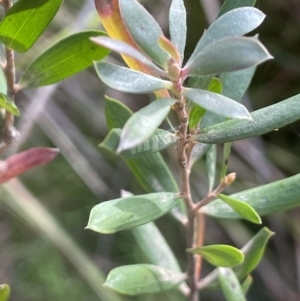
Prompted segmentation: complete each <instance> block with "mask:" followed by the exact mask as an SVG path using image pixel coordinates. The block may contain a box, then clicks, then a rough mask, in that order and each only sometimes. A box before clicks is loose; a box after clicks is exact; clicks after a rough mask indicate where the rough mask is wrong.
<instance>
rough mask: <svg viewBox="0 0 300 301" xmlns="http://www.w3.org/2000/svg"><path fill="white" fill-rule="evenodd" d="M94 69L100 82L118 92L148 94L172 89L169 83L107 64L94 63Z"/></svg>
mask: <svg viewBox="0 0 300 301" xmlns="http://www.w3.org/2000/svg"><path fill="white" fill-rule="evenodd" d="M95 68H96V71H97V74H98V76H99V77H100V78H101V80H102V81H103V82H104V83H105V84H106V85H108V86H109V87H111V88H113V89H116V90H118V91H122V92H127V93H148V92H153V91H156V90H160V89H171V88H172V83H171V82H169V81H166V80H163V79H160V78H158V77H154V76H152V75H149V74H145V73H142V72H139V71H135V70H131V69H129V68H126V67H121V66H117V65H113V64H110V63H107V62H98V63H95Z"/></svg>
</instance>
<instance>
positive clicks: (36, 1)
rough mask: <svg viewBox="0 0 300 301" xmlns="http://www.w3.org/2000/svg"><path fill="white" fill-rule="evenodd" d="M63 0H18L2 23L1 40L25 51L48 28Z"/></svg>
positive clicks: (18, 49) (17, 49) (0, 25)
mask: <svg viewBox="0 0 300 301" xmlns="http://www.w3.org/2000/svg"><path fill="white" fill-rule="evenodd" d="M62 2H63V0H51V1H49V0H18V1H17V2H16V3H15V5H14V6H13V7H12V8H11V9H10V10H9V11H8V13H7V14H6V15H5V17H4V19H3V20H2V22H1V23H0V41H1V42H2V43H3V44H5V45H6V46H7V47H9V48H12V49H14V50H16V51H18V52H25V51H27V50H28V49H30V48H31V47H32V45H33V44H34V43H35V41H36V40H37V39H38V38H39V36H40V35H41V34H42V33H43V32H44V30H45V29H46V28H47V26H48V25H49V23H50V22H51V20H52V19H53V17H54V16H55V15H56V12H57V11H58V9H59V7H60V5H61V4H62Z"/></svg>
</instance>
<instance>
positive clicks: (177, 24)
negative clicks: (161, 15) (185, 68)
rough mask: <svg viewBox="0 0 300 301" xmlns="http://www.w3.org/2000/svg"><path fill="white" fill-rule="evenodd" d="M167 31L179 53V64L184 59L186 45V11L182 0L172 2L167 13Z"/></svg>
mask: <svg viewBox="0 0 300 301" xmlns="http://www.w3.org/2000/svg"><path fill="white" fill-rule="evenodd" d="M169 31H170V36H171V41H172V43H173V44H174V45H175V46H176V48H177V50H178V52H179V53H180V58H181V62H183V59H184V48H185V43H186V32H187V28H186V10H185V6H184V2H183V0H172V3H171V7H170V12H169Z"/></svg>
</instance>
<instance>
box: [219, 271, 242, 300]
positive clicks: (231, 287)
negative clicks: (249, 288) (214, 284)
mask: <svg viewBox="0 0 300 301" xmlns="http://www.w3.org/2000/svg"><path fill="white" fill-rule="evenodd" d="M218 271H219V281H220V283H221V288H222V291H223V294H224V296H225V298H226V300H227V301H246V298H245V295H244V293H243V290H242V288H241V285H240V282H239V280H238V279H237V277H236V275H235V274H234V272H233V271H232V269H229V268H218Z"/></svg>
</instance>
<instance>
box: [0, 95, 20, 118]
mask: <svg viewBox="0 0 300 301" xmlns="http://www.w3.org/2000/svg"><path fill="white" fill-rule="evenodd" d="M0 107H2V108H4V109H5V110H6V111H8V112H10V113H12V114H13V115H15V116H19V115H20V111H19V109H18V107H17V106H16V104H15V103H14V102H13V101H12V100H11V99H10V98H9V97H8V96H7V95H5V94H3V93H1V92H0Z"/></svg>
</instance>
